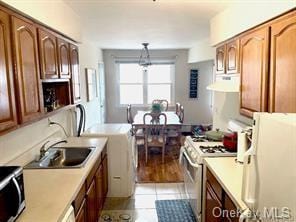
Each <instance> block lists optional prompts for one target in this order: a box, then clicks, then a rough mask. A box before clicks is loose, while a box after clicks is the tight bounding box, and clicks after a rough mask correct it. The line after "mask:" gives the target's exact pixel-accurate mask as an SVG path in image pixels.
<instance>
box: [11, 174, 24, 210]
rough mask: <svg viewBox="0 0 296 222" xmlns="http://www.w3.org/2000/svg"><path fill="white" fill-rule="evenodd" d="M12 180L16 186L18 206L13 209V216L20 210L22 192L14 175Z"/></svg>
mask: <svg viewBox="0 0 296 222" xmlns="http://www.w3.org/2000/svg"><path fill="white" fill-rule="evenodd" d="M11 179H12V182H13V184H14V186H15V188H16V191H17V196H18V206H17V209H15V212H14V216H16V215H17V214H18V212H19V210H20V207H21V204H22V194H21V189H20V186H19V184H18V182H17V180H16V179H15V177H12V178H11Z"/></svg>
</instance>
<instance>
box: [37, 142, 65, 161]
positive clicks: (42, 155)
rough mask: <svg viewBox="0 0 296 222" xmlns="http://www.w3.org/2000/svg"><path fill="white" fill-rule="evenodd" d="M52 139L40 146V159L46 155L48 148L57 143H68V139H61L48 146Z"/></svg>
mask: <svg viewBox="0 0 296 222" xmlns="http://www.w3.org/2000/svg"><path fill="white" fill-rule="evenodd" d="M49 142H50V141H46V142H45V143H44V144H43V145H42V146H41V148H40V157H39V159H42V157H44V156H45V154H46V152H47V150H48V149H49V148H51V147H53V146H55V145H57V144H60V143H67V140H60V141H57V142H56V143H53V144H51V145H50V146H49V147H47V148H46V144H48V143H49Z"/></svg>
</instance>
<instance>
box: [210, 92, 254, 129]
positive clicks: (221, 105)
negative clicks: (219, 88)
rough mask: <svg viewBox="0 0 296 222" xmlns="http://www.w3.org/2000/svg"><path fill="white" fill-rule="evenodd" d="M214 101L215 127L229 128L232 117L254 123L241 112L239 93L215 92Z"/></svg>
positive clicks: (250, 123)
mask: <svg viewBox="0 0 296 222" xmlns="http://www.w3.org/2000/svg"><path fill="white" fill-rule="evenodd" d="M213 99H214V103H213V128H214V129H215V128H219V129H221V130H223V131H226V129H227V123H228V121H229V120H230V119H235V120H239V121H241V122H243V123H246V124H249V125H252V119H250V118H247V117H245V116H242V115H240V113H239V93H224V92H214V96H213Z"/></svg>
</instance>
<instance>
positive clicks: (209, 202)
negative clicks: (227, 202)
mask: <svg viewBox="0 0 296 222" xmlns="http://www.w3.org/2000/svg"><path fill="white" fill-rule="evenodd" d="M221 210H222V203H221V202H220V200H219V199H218V197H217V196H216V194H215V192H214V190H213V189H212V188H211V185H210V184H208V183H207V184H206V210H205V213H206V221H208V222H219V221H221V218H220V217H219V214H220V213H221Z"/></svg>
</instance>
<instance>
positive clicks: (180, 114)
mask: <svg viewBox="0 0 296 222" xmlns="http://www.w3.org/2000/svg"><path fill="white" fill-rule="evenodd" d="M178 116H179V120H180V123H183V122H184V116H185V114H184V106H180V112H179V115H178Z"/></svg>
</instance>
